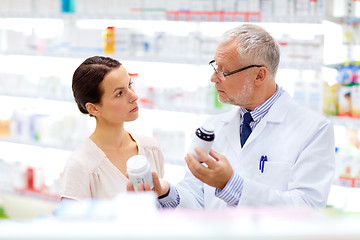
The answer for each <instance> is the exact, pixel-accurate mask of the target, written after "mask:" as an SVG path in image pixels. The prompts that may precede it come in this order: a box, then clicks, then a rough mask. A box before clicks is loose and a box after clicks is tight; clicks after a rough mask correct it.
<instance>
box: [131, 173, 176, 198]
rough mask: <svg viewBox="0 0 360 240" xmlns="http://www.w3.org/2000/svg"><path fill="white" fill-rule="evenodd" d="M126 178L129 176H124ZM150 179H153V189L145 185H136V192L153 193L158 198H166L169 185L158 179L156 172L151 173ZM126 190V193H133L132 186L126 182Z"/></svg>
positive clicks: (147, 184)
mask: <svg viewBox="0 0 360 240" xmlns="http://www.w3.org/2000/svg"><path fill="white" fill-rule="evenodd" d="M126 177H127V178H129V176H128V175H127V174H126ZM152 178H153V184H154V187H153V189H151V188H150V184H149V183H147V182H145V183H138V184H137V186H136V187H137V191H138V192H144V191H154V192H155V193H156V194H157V196H158V197H162V196H166V195H167V194H169V191H170V185H169V183H168V182H167V181H165V180H164V179H160V178H159V176H158V175H157V173H156V172H152ZM126 190H127V191H128V192H134V191H135V189H134V186H133V184H132V183H131V182H130V181H128V182H127V184H126Z"/></svg>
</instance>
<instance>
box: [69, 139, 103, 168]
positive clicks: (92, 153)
mask: <svg viewBox="0 0 360 240" xmlns="http://www.w3.org/2000/svg"><path fill="white" fill-rule="evenodd" d="M103 155H104V153H102V152H101V150H100V149H99V148H98V147H97V146H96V144H95V143H94V142H93V141H91V139H89V138H87V139H84V141H82V142H81V143H80V144H79V145H78V147H77V148H76V149H75V150H74V151H73V152H71V153H70V155H69V158H68V164H71V165H80V166H82V167H84V168H86V169H94V168H95V167H96V166H98V165H99V164H100V162H101V159H102V158H103V157H105V155H104V156H103Z"/></svg>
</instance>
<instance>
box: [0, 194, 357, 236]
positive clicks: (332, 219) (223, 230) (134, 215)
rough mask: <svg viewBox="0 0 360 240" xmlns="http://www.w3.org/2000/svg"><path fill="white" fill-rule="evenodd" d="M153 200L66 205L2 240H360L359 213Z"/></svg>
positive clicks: (2, 229)
mask: <svg viewBox="0 0 360 240" xmlns="http://www.w3.org/2000/svg"><path fill="white" fill-rule="evenodd" d="M152 200H154V199H153V198H152V196H151V197H149V195H146V194H145V195H137V196H136V197H134V196H121V197H120V198H117V199H116V200H114V201H96V202H94V201H92V202H83V203H66V204H62V205H61V206H58V208H57V209H56V211H55V214H54V215H52V216H51V215H49V216H44V215H43V216H42V217H37V218H35V219H31V220H30V219H28V220H2V221H0V239H19V240H20V239H132V240H134V239H164V240H165V239H166V240H171V239H182V240H186V239H207V240H211V239H221V240H226V239H266V240H269V239H276V240H281V239H284V240H285V239H286V240H292V239H294V240H295V239H296V240H299V239H302V240H304V239H312V240H313V239H327V240H335V239H339V240H340V239H341V240H348V239H349V240H350V239H360V227H359V223H360V214H344V213H340V212H337V211H335V210H331V209H325V210H318V211H313V210H310V209H302V208H279V207H276V208H275V207H272V208H269V207H268V208H229V209H226V210H215V211H209V210H206V211H205V210H185V209H177V210H159V209H157V208H156V207H155V204H153V202H152ZM140 203H142V204H140Z"/></svg>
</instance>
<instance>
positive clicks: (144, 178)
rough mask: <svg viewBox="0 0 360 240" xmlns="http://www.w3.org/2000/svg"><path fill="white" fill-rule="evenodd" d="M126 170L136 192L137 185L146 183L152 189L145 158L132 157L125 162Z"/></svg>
mask: <svg viewBox="0 0 360 240" xmlns="http://www.w3.org/2000/svg"><path fill="white" fill-rule="evenodd" d="M126 168H127V173H128V176H129V179H130V181H131V183H132V184H133V186H134V189H135V191H137V184H138V183H144V182H147V183H149V185H150V188H151V189H152V188H153V187H154V184H153V179H152V174H151V168H150V164H149V162H148V160H147V159H146V157H144V156H142V155H135V156H132V157H131V158H129V159H128V160H127V163H126Z"/></svg>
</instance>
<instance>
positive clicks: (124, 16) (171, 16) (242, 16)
mask: <svg viewBox="0 0 360 240" xmlns="http://www.w3.org/2000/svg"><path fill="white" fill-rule="evenodd" d="M0 18H32V19H33V18H40V19H41V18H47V19H62V20H91V19H113V20H158V21H186V22H263V23H308V24H309V23H310V24H320V23H321V22H322V20H323V19H324V18H323V17H319V16H266V17H265V16H262V14H261V13H260V12H235V11H231V12H227V11H165V10H164V11H139V12H134V13H128V12H118V13H104V12H103V13H98V12H90V13H59V12H54V13H41V12H25V13H16V12H15V13H14V12H8V13H0ZM339 21H340V20H339Z"/></svg>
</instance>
